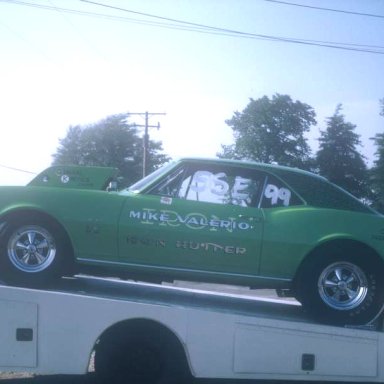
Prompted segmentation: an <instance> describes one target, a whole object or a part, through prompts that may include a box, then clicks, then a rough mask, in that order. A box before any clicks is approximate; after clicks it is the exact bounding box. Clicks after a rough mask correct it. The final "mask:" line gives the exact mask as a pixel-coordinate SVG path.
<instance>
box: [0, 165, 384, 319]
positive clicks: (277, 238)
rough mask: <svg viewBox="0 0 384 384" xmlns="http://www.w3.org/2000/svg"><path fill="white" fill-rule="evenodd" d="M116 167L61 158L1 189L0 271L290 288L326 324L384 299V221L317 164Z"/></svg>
mask: <svg viewBox="0 0 384 384" xmlns="http://www.w3.org/2000/svg"><path fill="white" fill-rule="evenodd" d="M116 172H117V171H116V170H115V169H112V168H100V167H76V166H56V167H51V168H48V169H47V170H45V171H44V172H42V173H41V174H39V175H38V176H37V177H36V178H35V179H34V180H32V181H31V182H30V183H29V184H28V185H27V186H26V187H1V188H0V236H1V237H0V239H1V243H0V246H1V253H0V256H1V257H0V278H1V279H2V280H3V281H5V282H7V283H10V284H24V285H31V284H36V283H39V284H41V283H45V282H47V280H51V279H53V278H57V277H59V276H62V275H70V274H73V273H75V272H77V271H78V270H81V268H89V267H92V268H97V269H98V272H99V273H100V271H102V273H105V274H109V275H110V274H111V273H115V274H116V276H120V275H121V276H125V277H127V278H133V279H142V280H147V281H156V282H160V281H172V280H174V279H178V280H193V281H205V282H216V283H225V284H237V285H245V286H249V287H251V288H276V289H281V290H287V291H289V292H290V293H292V294H293V296H294V297H296V298H297V300H298V301H300V302H301V303H302V304H303V306H304V308H306V309H307V310H308V311H309V312H311V313H313V314H315V315H316V316H317V317H318V318H321V319H322V320H323V321H330V322H334V323H344V324H364V323H367V322H370V321H372V320H373V319H374V318H375V317H376V316H377V315H378V314H379V313H380V312H381V309H382V306H383V303H384V289H383V285H384V218H383V216H382V215H380V214H378V213H377V212H375V211H373V210H372V209H370V208H369V207H367V206H366V205H364V204H363V203H361V202H360V201H359V200H357V199H356V198H354V197H353V196H351V195H350V194H348V193H347V192H345V191H343V190H342V189H340V188H339V187H337V186H335V185H333V184H331V183H329V182H328V181H327V180H326V179H324V178H322V177H319V176H317V175H314V174H312V173H309V172H305V171H301V170H297V169H291V168H287V167H280V166H273V165H266V164H258V163H252V162H244V161H228V160H204V159H181V160H179V161H175V162H172V163H170V164H167V165H166V166H164V167H163V168H161V169H159V170H157V171H155V172H154V173H152V174H150V175H149V176H147V177H145V178H144V179H143V180H140V181H139V182H137V183H136V184H134V185H132V186H131V187H129V188H127V189H124V190H121V191H116V190H115V191H108V190H107V188H106V187H107V185H108V182H109V181H110V180H111V179H112V178H113V177H114V176H116Z"/></svg>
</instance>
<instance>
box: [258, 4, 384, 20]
mask: <svg viewBox="0 0 384 384" xmlns="http://www.w3.org/2000/svg"><path fill="white" fill-rule="evenodd" d="M264 1H268V2H270V3H277V4H284V5H291V6H294V7H301V8H310V9H316V10H320V11H329V12H338V13H345V14H349V15H355V16H367V17H376V18H379V19H384V15H376V14H374V13H364V12H353V11H345V10H342V9H334V8H324V7H315V6H313V5H305V4H298V3H291V2H288V1H280V0H264Z"/></svg>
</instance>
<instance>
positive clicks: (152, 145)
mask: <svg viewBox="0 0 384 384" xmlns="http://www.w3.org/2000/svg"><path fill="white" fill-rule="evenodd" d="M127 119H128V114H118V115H112V116H108V117H107V118H105V119H103V120H101V121H99V122H97V123H95V124H90V125H86V126H81V125H76V126H71V127H69V129H68V132H67V136H66V137H65V138H63V139H60V141H59V143H60V144H59V147H58V148H57V152H56V153H55V154H54V155H53V159H54V160H53V164H54V165H69V164H74V165H88V166H108V167H116V168H118V169H119V174H120V175H119V176H120V178H121V181H122V184H125V185H129V184H132V183H133V182H135V181H136V180H138V179H140V178H141V177H142V162H143V141H142V138H140V136H139V134H138V131H137V129H136V128H135V127H134V126H133V125H130V124H128V122H127ZM161 151H162V144H161V143H160V142H155V141H152V140H150V141H149V151H148V152H149V159H148V160H149V161H148V163H149V164H148V165H149V166H148V168H149V170H150V171H151V170H154V169H156V168H157V167H158V166H160V165H161V164H163V163H165V162H166V161H168V160H169V157H168V156H166V155H165V154H162V153H161Z"/></svg>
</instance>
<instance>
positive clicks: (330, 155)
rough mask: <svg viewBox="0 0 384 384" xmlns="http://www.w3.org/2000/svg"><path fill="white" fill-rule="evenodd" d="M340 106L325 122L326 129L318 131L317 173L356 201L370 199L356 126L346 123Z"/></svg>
mask: <svg viewBox="0 0 384 384" xmlns="http://www.w3.org/2000/svg"><path fill="white" fill-rule="evenodd" d="M341 110H342V105H341V104H339V105H338V106H337V108H336V111H335V113H334V114H333V116H331V117H329V118H328V119H327V128H326V130H325V131H322V132H321V136H320V139H319V142H320V148H319V151H318V152H317V156H316V162H317V166H318V168H319V172H320V174H321V175H322V176H325V177H326V178H327V179H328V180H330V181H331V182H333V183H335V184H337V185H339V186H341V187H343V188H344V189H346V190H347V191H349V192H350V193H352V194H353V195H355V196H356V197H358V198H367V197H368V196H369V188H368V171H367V166H366V164H365V161H364V157H363V156H362V155H361V154H360V153H359V151H358V149H357V148H358V146H360V145H361V142H360V136H359V135H358V134H356V133H355V128H356V126H355V125H353V124H351V123H349V122H346V121H345V117H344V115H342V114H341Z"/></svg>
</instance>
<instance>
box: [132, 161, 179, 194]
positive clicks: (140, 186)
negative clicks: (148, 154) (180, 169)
mask: <svg viewBox="0 0 384 384" xmlns="http://www.w3.org/2000/svg"><path fill="white" fill-rule="evenodd" d="M175 164H176V162H174V161H171V162H170V163H168V164H165V165H163V166H162V167H160V168H159V169H156V171H154V172H152V173H150V174H149V175H147V176H145V177H144V178H143V179H141V180H139V181H137V182H136V183H135V184H132V185H131V186H130V187H128V188H127V189H126V191H129V192H133V193H140V192H141V191H143V190H144V189H146V188H147V187H148V186H149V185H151V184H152V183H153V182H154V181H155V180H157V179H158V178H159V177H160V176H161V175H163V174H165V173H167V172H168V171H169V170H170V169H172V168H173V167H174V166H175Z"/></svg>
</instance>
